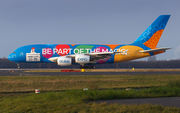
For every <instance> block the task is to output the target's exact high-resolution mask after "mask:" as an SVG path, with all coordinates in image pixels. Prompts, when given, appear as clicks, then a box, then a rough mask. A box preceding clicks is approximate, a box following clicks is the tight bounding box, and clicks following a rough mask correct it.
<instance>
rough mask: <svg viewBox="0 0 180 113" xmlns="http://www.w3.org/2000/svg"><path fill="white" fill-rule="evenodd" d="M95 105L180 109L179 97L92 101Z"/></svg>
mask: <svg viewBox="0 0 180 113" xmlns="http://www.w3.org/2000/svg"><path fill="white" fill-rule="evenodd" d="M93 102H96V103H104V102H106V103H107V104H113V103H118V104H137V105H140V104H154V105H162V106H168V107H178V108H180V104H179V103H180V97H163V98H141V99H118V100H99V101H93Z"/></svg>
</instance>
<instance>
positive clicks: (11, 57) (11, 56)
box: [8, 53, 13, 61]
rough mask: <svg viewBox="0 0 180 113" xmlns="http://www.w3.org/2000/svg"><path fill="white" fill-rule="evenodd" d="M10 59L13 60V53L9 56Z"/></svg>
mask: <svg viewBox="0 0 180 113" xmlns="http://www.w3.org/2000/svg"><path fill="white" fill-rule="evenodd" d="M8 60H10V61H13V53H11V54H10V55H9V56H8Z"/></svg>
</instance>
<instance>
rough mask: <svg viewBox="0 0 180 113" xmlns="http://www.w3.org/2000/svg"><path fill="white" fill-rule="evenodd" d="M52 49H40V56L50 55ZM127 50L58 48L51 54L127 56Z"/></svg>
mask: <svg viewBox="0 0 180 113" xmlns="http://www.w3.org/2000/svg"><path fill="white" fill-rule="evenodd" d="M51 50H52V49H51V48H49V49H45V48H44V49H42V54H52V53H51V52H52V51H51ZM128 50H129V49H114V50H113V49H101V50H100V48H97V49H89V48H75V49H72V48H70V49H69V48H60V49H57V48H53V54H54V55H55V54H65V55H67V54H71V53H74V54H84V53H104V52H116V51H118V52H120V53H116V54H122V55H127V51H128Z"/></svg>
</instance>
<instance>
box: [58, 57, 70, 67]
mask: <svg viewBox="0 0 180 113" xmlns="http://www.w3.org/2000/svg"><path fill="white" fill-rule="evenodd" d="M57 64H58V65H60V66H69V65H71V64H72V59H71V58H66V57H59V58H57Z"/></svg>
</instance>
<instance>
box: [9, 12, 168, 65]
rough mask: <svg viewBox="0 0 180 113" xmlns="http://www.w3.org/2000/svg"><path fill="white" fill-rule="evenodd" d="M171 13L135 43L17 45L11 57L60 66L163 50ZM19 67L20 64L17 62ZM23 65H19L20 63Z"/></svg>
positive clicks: (22, 60) (149, 53)
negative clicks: (164, 32) (160, 41)
mask: <svg viewBox="0 0 180 113" xmlns="http://www.w3.org/2000/svg"><path fill="white" fill-rule="evenodd" d="M169 17H170V15H161V16H159V17H158V18H157V19H156V20H155V21H154V22H153V23H152V24H151V25H150V26H149V27H148V28H147V29H146V30H145V31H144V32H143V33H142V34H141V35H140V36H139V38H137V39H136V40H135V41H134V42H133V43H132V44H124V45H120V44H116V45H111V44H35V45H26V46H22V47H20V48H18V49H16V50H15V51H14V52H13V53H11V54H10V55H9V56H8V59H9V60H11V61H14V62H16V63H18V64H19V63H20V62H33V63H57V64H58V65H60V66H69V65H72V64H80V65H81V66H80V68H84V67H88V68H95V67H94V64H103V63H117V62H123V61H129V60H134V59H138V58H143V57H148V56H153V55H157V54H160V53H164V52H165V51H166V50H167V49H170V48H167V47H165V48H157V47H156V46H157V44H158V42H159V39H160V37H161V35H162V33H163V31H164V29H165V26H166V24H167V22H168V20H169ZM18 67H19V65H18ZM19 68H20V67H19Z"/></svg>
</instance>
